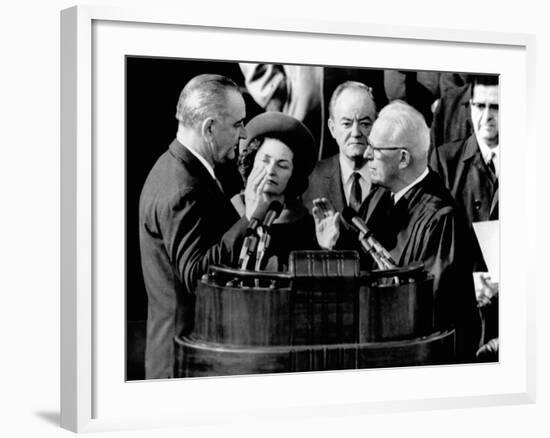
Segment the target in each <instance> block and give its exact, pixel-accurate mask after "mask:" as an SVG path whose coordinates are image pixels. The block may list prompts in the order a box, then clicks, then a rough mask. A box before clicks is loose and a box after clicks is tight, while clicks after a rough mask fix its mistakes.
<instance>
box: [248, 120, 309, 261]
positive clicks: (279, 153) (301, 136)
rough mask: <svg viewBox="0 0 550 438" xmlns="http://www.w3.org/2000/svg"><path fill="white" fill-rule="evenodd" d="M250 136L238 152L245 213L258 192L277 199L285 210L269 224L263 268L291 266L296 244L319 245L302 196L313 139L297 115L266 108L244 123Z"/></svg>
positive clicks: (268, 198)
mask: <svg viewBox="0 0 550 438" xmlns="http://www.w3.org/2000/svg"><path fill="white" fill-rule="evenodd" d="M246 131H247V139H246V140H245V142H244V144H243V145H241V151H240V153H239V172H240V173H241V176H242V178H243V180H244V182H245V190H244V205H245V208H246V212H247V216H248V217H250V216H251V214H252V213H253V212H252V211H249V210H251V209H252V208H253V206H254V205H256V204H257V202H256V199H257V197H260V196H261V197H264V198H265V200H267V201H273V200H277V201H279V202H281V203H282V204H283V210H282V212H281V214H280V215H279V217H278V218H277V219H276V220H275V222H274V224H273V226H272V227H271V230H270V235H271V239H270V246H269V248H268V250H267V251H266V254H265V257H264V259H263V260H264V262H263V263H262V264H261V266H259V268H260V269H262V270H268V271H282V270H286V269H287V268H288V256H289V254H290V252H291V251H293V250H304V249H317V248H318V246H317V241H316V237H315V224H314V221H313V218H312V216H311V215H310V214H309V213H308V211H307V210H306V208H305V207H304V206H303V204H302V202H301V199H300V196H301V194H302V193H303V192H304V191H305V189H306V188H307V184H308V177H309V174H310V173H311V171H312V170H313V166H314V165H315V143H314V140H313V136H312V135H311V133H310V132H309V130H308V129H307V128H306V127H305V125H303V124H302V123H301V122H300V121H298V120H297V119H295V118H294V117H291V116H288V115H286V114H283V113H279V112H267V113H262V114H260V115H258V116H256V117H254V118H253V119H252V120H250V122H248V124H247V125H246Z"/></svg>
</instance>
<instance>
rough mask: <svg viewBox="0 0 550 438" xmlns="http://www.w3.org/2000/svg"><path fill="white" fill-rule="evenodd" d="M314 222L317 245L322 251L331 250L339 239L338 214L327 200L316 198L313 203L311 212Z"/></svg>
mask: <svg viewBox="0 0 550 438" xmlns="http://www.w3.org/2000/svg"><path fill="white" fill-rule="evenodd" d="M311 214H312V215H313V219H314V220H315V234H316V236H317V243H319V246H320V247H321V248H323V249H332V248H334V246H335V245H336V242H337V241H338V237H340V213H338V212H337V211H336V210H335V209H334V207H333V206H332V203H331V202H330V201H329V200H328V199H327V198H318V199H315V200H314V201H313V209H312V210H311Z"/></svg>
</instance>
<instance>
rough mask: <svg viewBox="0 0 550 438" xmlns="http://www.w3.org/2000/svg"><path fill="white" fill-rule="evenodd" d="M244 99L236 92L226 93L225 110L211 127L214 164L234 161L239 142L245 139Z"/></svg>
mask: <svg viewBox="0 0 550 438" xmlns="http://www.w3.org/2000/svg"><path fill="white" fill-rule="evenodd" d="M245 117H246V108H245V103H244V99H243V97H242V96H241V94H240V93H239V92H237V91H234V90H230V91H228V92H227V98H226V110H225V111H224V113H223V114H221V115H220V116H218V117H217V118H216V121H215V123H214V126H213V136H214V150H213V151H212V155H213V159H214V163H216V164H223V163H226V162H228V161H232V160H234V159H235V156H236V151H237V148H238V147H239V141H240V140H241V139H245V138H246V130H245V128H244V119H245Z"/></svg>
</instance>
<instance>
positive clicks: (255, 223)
mask: <svg viewBox="0 0 550 438" xmlns="http://www.w3.org/2000/svg"><path fill="white" fill-rule="evenodd" d="M275 203H277V204H279V205H280V202H278V201H273V202H271V203H269V204H268V203H266V202H263V203H261V204H260V205H258V207H256V210H255V211H254V213H252V216H251V217H250V221H249V223H248V227H247V228H246V233H245V238H244V241H243V246H242V248H241V253H240V255H239V268H240V269H246V268H247V266H248V263H249V261H250V256H251V255H252V254H253V253H254V252H255V251H256V248H257V245H258V227H259V226H260V224H262V222H263V221H264V219H265V217H266V216H267V213H268V212H269V211H270V210H272V209H273V207H272V205H273V204H275ZM281 208H282V206H281ZM273 220H275V218H273V219H272V220H271V222H273Z"/></svg>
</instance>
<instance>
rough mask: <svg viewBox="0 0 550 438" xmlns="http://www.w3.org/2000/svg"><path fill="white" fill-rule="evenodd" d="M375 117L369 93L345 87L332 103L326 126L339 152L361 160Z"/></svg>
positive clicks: (374, 109)
mask: <svg viewBox="0 0 550 438" xmlns="http://www.w3.org/2000/svg"><path fill="white" fill-rule="evenodd" d="M375 118H376V107H375V105H374V102H373V100H372V98H371V97H370V95H369V94H368V93H367V92H366V91H365V90H361V89H357V88H346V89H345V90H344V91H342V93H341V94H340V95H339V96H338V98H337V99H336V101H335V103H334V107H333V111H332V117H331V118H330V119H329V122H328V126H329V129H330V132H331V134H332V137H333V138H334V140H336V143H337V144H338V147H339V149H340V153H341V154H343V155H344V156H345V157H347V158H349V159H350V160H352V161H361V162H362V161H363V154H364V153H365V149H366V148H367V137H368V135H369V133H370V131H371V128H372V124H373V122H374V119H375Z"/></svg>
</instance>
